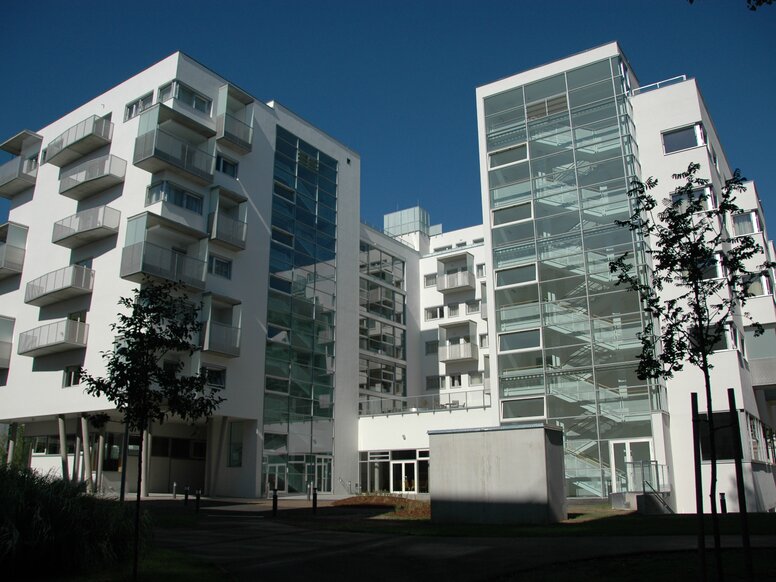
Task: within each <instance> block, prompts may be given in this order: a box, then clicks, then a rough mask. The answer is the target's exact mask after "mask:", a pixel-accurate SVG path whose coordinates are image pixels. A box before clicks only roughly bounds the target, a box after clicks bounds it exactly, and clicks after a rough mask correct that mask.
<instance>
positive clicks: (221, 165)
mask: <svg viewBox="0 0 776 582" xmlns="http://www.w3.org/2000/svg"><path fill="white" fill-rule="evenodd" d="M238 165H239V164H238V163H237V162H235V161H232V160H230V159H229V158H225V157H224V156H222V155H221V154H218V156H216V171H217V172H221V173H222V174H226V175H227V176H231V177H232V178H236V177H237V169H238Z"/></svg>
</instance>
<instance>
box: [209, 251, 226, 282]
mask: <svg viewBox="0 0 776 582" xmlns="http://www.w3.org/2000/svg"><path fill="white" fill-rule="evenodd" d="M207 272H208V273H210V274H211V275H216V276H217V277H223V278H224V279H231V278H232V261H230V260H229V259H224V258H222V257H219V256H217V255H210V256H208V258H207Z"/></svg>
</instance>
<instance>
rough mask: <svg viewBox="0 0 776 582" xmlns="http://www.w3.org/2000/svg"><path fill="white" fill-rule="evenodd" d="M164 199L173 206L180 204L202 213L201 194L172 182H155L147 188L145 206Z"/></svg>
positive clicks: (182, 206)
mask: <svg viewBox="0 0 776 582" xmlns="http://www.w3.org/2000/svg"><path fill="white" fill-rule="evenodd" d="M160 201H164V202H168V203H169V204H173V205H175V206H180V207H181V208H185V209H186V210H190V211H191V212H195V213H197V214H202V196H200V195H199V194H195V193H193V192H190V191H188V190H186V189H185V188H182V187H181V186H178V185H177V184H173V183H172V182H168V181H166V180H165V181H163V182H157V183H156V184H154V185H152V186H151V187H149V188H148V193H147V195H146V206H149V205H151V204H156V203H157V202H160Z"/></svg>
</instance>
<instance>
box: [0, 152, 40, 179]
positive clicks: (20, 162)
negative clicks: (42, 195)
mask: <svg viewBox="0 0 776 582" xmlns="http://www.w3.org/2000/svg"><path fill="white" fill-rule="evenodd" d="M26 162H27V160H26V159H24V158H20V157H16V158H13V159H12V160H9V161H7V162H6V163H4V164H3V165H1V166H0V186H4V185H5V184H7V183H8V182H10V181H12V180H16V179H17V178H23V179H24V178H26V181H27V182H29V183H30V184H33V183H35V176H36V175H37V173H38V166H34V167H32V168H31V169H30V168H28V164H27V163H26Z"/></svg>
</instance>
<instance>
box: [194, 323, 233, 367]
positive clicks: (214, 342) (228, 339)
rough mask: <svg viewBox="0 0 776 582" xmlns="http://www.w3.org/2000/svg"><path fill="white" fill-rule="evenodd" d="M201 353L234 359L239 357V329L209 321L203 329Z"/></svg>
mask: <svg viewBox="0 0 776 582" xmlns="http://www.w3.org/2000/svg"><path fill="white" fill-rule="evenodd" d="M202 351H203V352H212V353H215V354H218V355H220V356H225V357H227V358H236V357H237V356H239V355H240V328H239V327H233V326H231V325H227V324H225V323H219V322H217V321H213V320H209V321H208V322H207V323H206V324H205V327H204V329H203V341H202Z"/></svg>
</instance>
